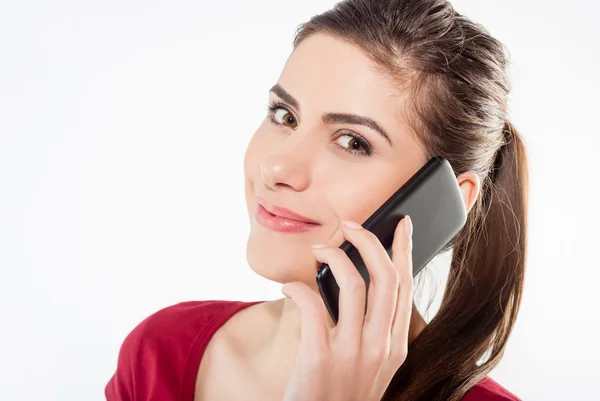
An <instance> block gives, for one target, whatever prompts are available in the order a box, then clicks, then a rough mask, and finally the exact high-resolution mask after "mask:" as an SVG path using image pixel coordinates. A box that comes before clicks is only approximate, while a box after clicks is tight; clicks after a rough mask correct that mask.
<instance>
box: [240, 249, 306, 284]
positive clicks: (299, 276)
mask: <svg viewBox="0 0 600 401" xmlns="http://www.w3.org/2000/svg"><path fill="white" fill-rule="evenodd" d="M255 245H258V244H254V243H253V241H252V239H251V238H250V239H249V240H248V245H247V247H246V259H247V261H248V265H250V267H251V268H252V270H254V271H255V272H256V274H258V275H260V276H262V277H264V278H266V279H268V280H271V281H275V282H277V283H281V284H284V283H289V282H292V281H301V282H304V283H306V284H307V285H309V286H310V287H315V288H316V279H315V277H316V274H317V266H318V262H317V261H316V260H315V258H314V256H313V254H312V252H311V251H310V250H308V251H300V250H299V249H298V248H297V247H295V248H292V247H288V248H287V249H286V248H285V247H284V248H282V247H264V246H255Z"/></svg>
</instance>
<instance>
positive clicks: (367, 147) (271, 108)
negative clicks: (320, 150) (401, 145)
mask: <svg viewBox="0 0 600 401" xmlns="http://www.w3.org/2000/svg"><path fill="white" fill-rule="evenodd" d="M278 109H284V110H285V111H287V112H288V113H290V114H292V112H290V110H289V109H288V108H287V106H286V105H284V104H283V103H280V102H277V101H274V102H269V103H268V104H267V111H268V113H269V114H268V116H269V121H270V122H271V123H272V124H275V125H276V126H278V127H280V126H281V124H279V123H278V122H277V121H275V120H274V119H273V117H274V115H275V111H277V110H278ZM294 118H295V117H294ZM342 135H347V136H350V137H352V138H353V139H355V140H356V141H358V143H360V145H361V146H362V147H363V149H364V153H363V152H360V151H356V150H354V149H348V148H345V147H343V146H340V148H341V149H342V150H343V151H345V152H348V153H350V154H353V155H356V156H361V157H367V156H371V154H372V153H373V148H372V147H371V144H370V143H369V141H367V139H366V138H365V137H364V136H362V135H360V134H357V133H354V132H353V133H350V132H344V133H342V134H341V135H340V136H342Z"/></svg>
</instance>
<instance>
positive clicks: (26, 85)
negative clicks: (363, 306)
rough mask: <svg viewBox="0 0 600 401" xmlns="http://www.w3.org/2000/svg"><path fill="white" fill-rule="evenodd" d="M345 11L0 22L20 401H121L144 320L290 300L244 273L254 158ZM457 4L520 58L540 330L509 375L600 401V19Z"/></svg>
mask: <svg viewBox="0 0 600 401" xmlns="http://www.w3.org/2000/svg"><path fill="white" fill-rule="evenodd" d="M333 4H334V1H332V0H327V1H323V0H318V1H316V0H312V1H307V0H303V1H302V2H300V1H295V2H291V1H267V0H261V1H251V2H250V1H242V0H235V1H228V2H213V1H211V2H208V1H204V2H198V1H186V2H167V1H166V0H161V1H159V0H154V1H129V2H123V1H115V0H110V1H106V0H104V1H95V2H91V1H86V2H81V1H72V0H71V1H68V0H64V1H59V0H53V1H8V0H2V2H0V399H1V400H6V401H20V400H66V401H81V400H102V399H104V398H103V397H104V396H103V390H104V386H105V384H106V382H107V381H108V379H109V377H110V375H112V373H113V371H114V369H115V367H116V361H117V353H118V350H119V346H120V344H121V342H122V341H123V339H124V337H125V336H126V335H127V333H128V332H129V331H130V330H131V329H132V328H133V327H134V326H135V325H136V324H137V323H139V321H141V320H142V319H143V318H144V317H146V316H147V315H149V314H151V313H153V312H155V311H156V310H158V309H160V308H162V307H164V306H167V305H171V304H173V303H177V302H180V301H185V300H194V299H196V300H198V299H231V300H266V299H273V298H278V297H280V296H281V294H280V292H279V288H280V284H278V283H272V282H269V281H267V280H265V279H263V278H261V277H259V276H257V275H256V274H255V273H254V272H253V271H252V270H251V269H250V268H249V267H248V266H247V264H246V260H245V245H246V238H247V233H248V222H247V215H246V210H245V203H244V192H243V171H242V161H243V153H244V150H245V147H246V145H247V143H248V141H249V139H250V136H251V135H252V133H253V132H254V130H255V129H256V128H257V127H258V125H259V124H260V121H261V120H262V119H263V118H264V116H265V112H266V111H265V105H266V102H267V91H268V89H269V88H270V86H271V85H272V84H274V83H275V81H276V80H277V77H278V75H279V72H280V71H281V68H282V67H283V64H284V62H285V60H286V58H287V56H288V55H289V52H290V51H291V42H292V38H293V32H294V30H295V28H296V26H297V25H298V24H299V23H301V22H303V21H305V20H306V19H308V18H309V17H310V16H312V15H313V14H316V13H319V12H321V11H324V10H325V9H327V8H329V7H330V6H332V5H333ZM453 4H454V6H455V8H456V9H457V10H458V11H459V12H461V13H463V14H465V15H467V16H469V17H470V18H472V19H473V20H475V21H477V22H481V23H482V24H483V25H485V26H486V27H487V28H488V29H489V30H490V32H491V33H492V34H493V35H494V36H496V37H497V38H499V39H500V40H501V41H502V42H504V43H505V44H506V46H507V47H508V49H509V51H510V55H511V58H512V63H513V65H512V66H511V71H510V74H511V77H512V82H513V88H514V89H513V91H512V94H511V98H510V118H511V120H512V121H513V122H514V124H515V125H516V127H517V128H518V129H519V130H520V132H521V133H522V135H523V136H524V137H525V140H526V143H527V145H528V148H529V157H530V169H531V197H530V220H529V222H530V231H529V232H530V252H529V264H528V271H527V276H526V287H525V293H524V299H523V304H522V312H521V314H520V315H519V319H518V322H517V325H516V327H515V330H514V332H513V335H512V337H511V338H510V341H509V344H508V348H507V351H506V354H505V357H504V359H503V361H502V362H501V364H500V365H499V367H498V368H497V369H496V370H494V371H493V372H492V374H491V376H492V377H493V378H495V379H496V380H497V381H499V382H500V383H501V384H503V385H504V386H505V387H507V388H508V389H509V390H511V391H512V392H514V393H516V394H517V395H519V396H520V397H522V398H523V399H524V400H600V387H599V386H598V381H599V380H600V367H599V362H598V361H599V360H600V351H599V346H598V339H600V328H599V326H600V325H599V323H600V318H599V315H600V314H599V312H598V307H599V306H600V301H599V293H600V285H599V280H600V274H599V273H598V271H599V270H600V259H599V257H598V249H599V241H598V240H599V239H600V235H599V230H600V219H599V218H598V213H599V211H598V206H599V205H600V201H599V198H598V192H597V191H598V184H600V179H599V178H598V175H597V173H596V172H597V170H598V169H597V167H596V166H597V162H598V158H599V151H600V149H599V148H600V140H599V134H600V133H599V130H600V129H599V126H598V119H597V118H598V116H599V115H600V101H599V100H598V92H599V90H600V78H599V70H598V68H599V67H598V66H599V65H600V57H599V54H598V53H599V49H600V45H599V44H598V40H599V39H600V24H598V22H597V18H598V15H599V13H600V6H599V4H600V3H598V2H597V1H595V0H588V1H584V0H580V1H568V0H561V1H558V0H554V1H549V0H546V1H541V0H536V1H533V0H529V1H518V0H503V1H497V0H494V1H490V0H486V1H485V2H483V1H480V0H462V1H458V0H455V1H453ZM443 262H444V261H443V260H442V259H440V258H438V259H437V260H436V262H435V263H434V265H437V266H436V267H435V269H433V270H437V273H438V275H437V276H438V279H439V277H443V271H444V263H443ZM430 270H431V269H430ZM440 272H442V274H440Z"/></svg>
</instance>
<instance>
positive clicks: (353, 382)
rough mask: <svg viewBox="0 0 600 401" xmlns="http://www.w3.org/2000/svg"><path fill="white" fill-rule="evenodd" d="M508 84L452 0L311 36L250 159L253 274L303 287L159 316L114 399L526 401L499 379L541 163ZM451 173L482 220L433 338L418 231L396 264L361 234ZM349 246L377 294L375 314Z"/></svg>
mask: <svg viewBox="0 0 600 401" xmlns="http://www.w3.org/2000/svg"><path fill="white" fill-rule="evenodd" d="M507 66H508V61H507V58H506V56H505V54H504V52H503V47H502V45H501V43H500V42H498V41H497V40H496V39H494V38H492V37H491V36H490V35H489V33H488V32H487V31H486V30H485V29H484V28H483V27H481V26H480V25H476V24H474V23H473V22H471V21H469V20H468V19H466V18H465V17H463V16H462V15H460V14H459V13H457V12H455V11H454V10H453V8H452V6H451V5H450V4H449V3H448V2H447V1H444V0H388V1H382V0H346V1H342V2H340V3H338V4H337V5H336V6H335V7H334V8H333V9H332V10H330V11H328V12H325V13H323V14H321V15H318V16H315V17H313V18H312V19H311V20H310V21H308V22H307V23H305V24H303V25H302V26H301V27H300V29H299V30H298V32H297V34H296V38H295V41H294V51H293V52H292V54H291V55H290V57H289V59H288V61H287V63H286V65H285V67H284V69H283V71H282V72H281V75H280V77H279V79H278V81H277V83H276V84H275V85H274V86H273V87H272V88H271V90H270V92H269V97H270V101H269V106H268V110H269V112H268V115H267V117H266V118H265V120H264V122H263V123H262V124H261V125H260V127H259V128H258V130H257V131H256V132H255V134H254V136H253V137H252V139H251V141H250V144H249V146H248V149H247V152H246V155H245V160H244V170H245V182H246V202H247V207H248V214H249V218H250V221H251V232H250V235H249V239H248V244H247V259H248V262H249V264H250V266H251V267H252V269H253V270H254V271H256V273H258V274H260V275H261V276H263V277H266V278H268V279H270V280H274V281H277V282H279V283H287V284H286V286H285V287H284V289H282V291H283V292H284V294H285V295H286V297H284V298H282V299H278V300H275V301H268V302H236V301H190V302H184V303H180V304H177V305H173V306H170V307H167V308H165V309H163V310H161V311H159V312H157V313H155V314H153V315H152V316H150V317H148V318H147V319H146V320H144V321H143V322H142V323H140V324H139V325H138V326H137V327H136V328H135V329H134V330H133V331H132V332H131V333H130V334H129V335H128V337H127V338H126V340H125V341H124V343H123V345H122V347H121V351H120V354H119V362H118V367H117V371H116V373H115V375H114V376H113V378H112V379H111V380H110V382H109V383H108V385H107V387H106V395H107V398H108V399H109V400H111V401H112V400H151V399H152V400H187V401H193V400H195V401H202V400H211V401H212V400H286V401H309V400H310V401H315V400H317V401H319V400H327V401H331V400H340V401H345V400H361V401H374V400H382V399H383V400H419V401H423V400H452V401H453V400H460V399H462V400H471V401H472V400H516V399H518V398H516V397H515V396H514V395H512V394H510V393H509V392H508V391H506V390H505V389H503V388H502V387H501V386H500V385H498V384H497V383H495V382H494V381H493V380H491V379H489V378H488V377H487V376H486V375H487V373H488V372H489V371H490V370H491V369H492V368H493V367H494V366H495V365H496V364H497V363H498V361H499V360H500V358H501V357H502V354H503V351H504V348H505V345H506V341H507V339H508V336H509V334H510V332H511V329H512V327H513V325H514V322H515V319H516V316H517V312H518V309H519V304H520V300H521V291H522V286H523V275H524V269H525V250H526V248H525V245H526V241H525V240H526V230H525V229H526V226H525V222H526V177H527V174H526V161H525V153H524V148H523V143H522V141H521V139H520V137H519V134H518V133H517V132H516V130H515V129H514V128H513V127H512V125H511V124H510V122H509V121H508V119H507V96H508V93H509V82H508V77H507ZM434 155H439V156H443V157H445V158H447V159H448V160H449V162H450V163H451V165H452V166H453V168H454V170H455V173H456V175H457V180H458V183H459V185H460V188H461V191H462V195H463V198H464V203H465V207H466V208H467V210H468V211H469V214H468V220H467V224H466V225H465V227H464V228H463V229H462V230H461V231H460V232H459V233H458V234H457V236H456V237H455V238H454V239H453V240H452V242H451V244H450V246H452V248H453V256H452V262H451V269H450V274H449V277H448V284H447V288H446V291H445V293H444V298H443V302H442V304H441V307H440V309H439V311H438V313H437V315H436V316H435V317H434V318H433V319H432V320H431V321H430V322H429V323H426V322H425V321H424V320H423V318H422V317H421V316H420V315H419V312H418V311H417V310H416V308H415V307H414V304H413V303H412V294H413V291H412V288H413V284H412V274H411V232H412V224H411V221H410V218H409V217H407V218H404V219H403V220H402V221H401V222H400V223H399V225H398V227H397V229H396V231H395V234H394V245H393V252H392V255H391V258H390V256H388V254H387V253H385V250H384V249H383V247H382V246H381V244H380V243H379V241H378V240H377V238H376V237H374V236H373V235H372V234H371V233H370V232H368V231H367V230H365V229H363V228H361V227H360V225H359V224H358V223H357V222H362V221H365V220H366V219H367V218H368V217H369V216H370V215H371V214H372V213H373V211H375V210H376V209H377V208H378V207H379V206H380V205H381V204H382V203H383V202H384V201H385V200H386V199H387V198H388V197H389V196H390V195H391V194H392V193H394V192H395V191H396V190H397V189H398V188H399V187H400V186H401V185H402V184H403V183H404V182H405V181H406V180H407V179H408V178H409V177H410V176H411V175H412V174H414V173H415V172H416V171H417V170H418V169H419V168H420V167H421V166H422V165H423V164H425V162H426V161H427V160H428V159H429V158H431V157H432V156H434ZM345 239H347V240H349V241H350V242H352V243H353V244H354V245H355V246H356V247H357V248H358V250H359V251H360V252H361V254H363V258H364V259H365V262H366V264H367V267H368V269H369V273H370V275H371V277H372V279H371V284H370V287H369V293H368V297H369V302H368V310H367V313H366V315H364V312H365V311H364V304H365V297H366V295H365V286H364V281H363V280H362V279H361V278H360V276H359V274H358V272H357V271H356V269H354V267H353V265H352V264H351V262H350V261H349V259H348V258H347V256H346V255H345V254H344V253H343V252H342V251H341V250H339V249H338V246H339V245H340V244H341V243H342V242H343V241H344V240H345ZM313 245H314V246H313ZM321 262H326V263H328V264H329V265H330V267H331V269H332V271H333V273H334V275H335V277H336V280H337V282H338V283H339V285H340V291H341V293H340V320H339V322H338V324H337V325H334V324H333V322H332V321H331V319H330V317H329V315H328V313H327V311H326V309H325V307H324V305H323V302H322V301H321V298H320V296H319V293H318V290H317V287H316V283H315V273H316V269H317V267H318V266H319V265H320V263H321ZM361 305H362V309H361Z"/></svg>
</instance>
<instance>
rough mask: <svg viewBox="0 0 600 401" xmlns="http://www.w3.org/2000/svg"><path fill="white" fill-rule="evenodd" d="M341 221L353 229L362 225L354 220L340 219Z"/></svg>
mask: <svg viewBox="0 0 600 401" xmlns="http://www.w3.org/2000/svg"><path fill="white" fill-rule="evenodd" d="M342 223H344V225H345V226H346V227H350V228H354V229H355V230H356V229H358V228H362V226H361V225H360V224H358V223H357V222H355V221H350V220H344V221H342Z"/></svg>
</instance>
